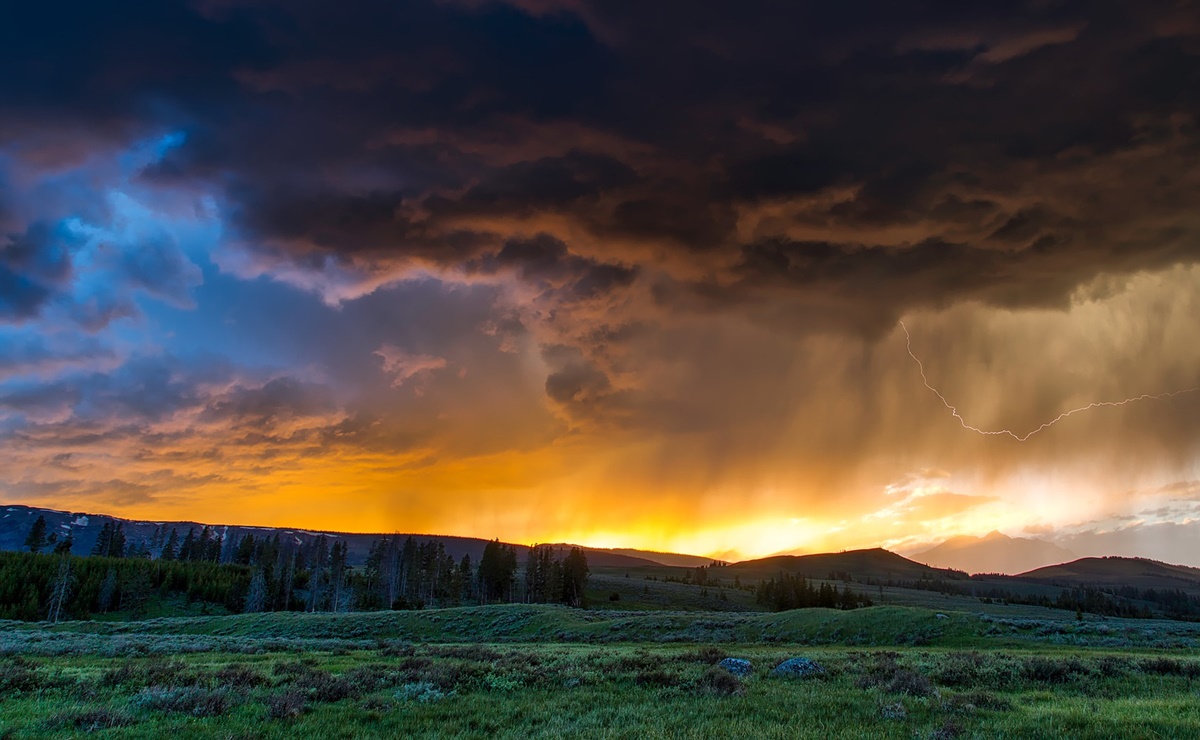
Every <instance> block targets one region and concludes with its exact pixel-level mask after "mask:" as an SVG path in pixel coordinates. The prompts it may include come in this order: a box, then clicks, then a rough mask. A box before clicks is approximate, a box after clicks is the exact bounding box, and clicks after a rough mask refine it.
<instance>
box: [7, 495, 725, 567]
mask: <svg viewBox="0 0 1200 740" xmlns="http://www.w3.org/2000/svg"><path fill="white" fill-rule="evenodd" d="M39 515H41V516H44V517H46V525H47V527H46V529H47V532H48V533H53V534H56V535H58V536H59V537H60V538H61V537H66V536H67V535H68V534H69V535H70V536H71V537H72V539H73V540H74V546H73V547H72V552H73V553H75V554H78V555H86V554H88V553H89V552H91V549H92V547H93V545H95V544H96V538H97V536H98V535H99V533H100V530H101V528H102V527H103V526H104V525H105V524H106V523H108V524H117V523H119V524H121V525H122V527H123V528H124V531H125V538H126V541H127V543H128V544H129V545H131V546H132V545H134V544H137V543H153V542H155V541H156V539H159V538H161V536H162V533H165V532H169V531H170V530H171V529H175V530H176V531H178V533H179V536H180V537H181V538H182V537H183V536H184V535H186V534H187V531H188V529H195V530H196V531H197V533H199V531H200V530H201V529H202V528H203V527H205V526H210V527H212V528H213V529H214V530H215V531H216V533H217V534H218V535H219V536H220V537H221V538H222V540H223V541H224V542H225V543H226V546H232V545H234V544H236V543H237V542H238V541H240V540H241V539H242V538H243V537H245V536H246V535H248V534H249V535H253V536H254V537H255V538H256V539H257V538H262V537H274V536H275V535H276V534H278V535H279V536H280V537H281V538H282V539H283V540H284V541H290V542H292V543H293V544H297V545H299V544H303V543H305V542H309V541H311V540H313V539H316V538H317V537H321V536H325V537H329V538H331V539H334V540H337V541H339V542H345V543H346V545H347V554H348V561H349V564H350V565H361V564H362V563H363V562H365V561H366V559H367V555H368V553H369V552H370V550H371V544H372V543H373V542H375V541H376V540H379V539H381V538H384V537H390V536H393V535H392V534H391V533H380V534H358V533H346V532H323V531H310V530H305V529H293V528H287V527H249V526H240V525H227V524H212V523H207V524H206V523H203V522H194V521H162V522H159V521H139V520H132V519H122V518H120V517H114V516H109V515H107V514H91V513H81V512H67V511H57V510H54V509H41V508H36V507H30V506H21V505H17V504H12V505H9V506H6V507H4V508H3V509H0V551H18V550H22V549H23V547H24V542H25V537H26V535H28V533H29V528H30V527H31V526H32V525H33V522H34V520H35V519H37V517H38V516H39ZM156 535H157V537H156ZM400 536H401V537H405V536H410V535H408V534H407V533H401V534H400ZM411 536H412V537H413V539H415V540H417V541H419V542H428V541H438V542H441V543H442V545H443V546H444V547H445V550H446V553H447V554H448V555H451V556H453V557H454V558H455V559H456V560H457V559H460V558H462V556H463V555H470V556H471V559H472V560H473V561H476V562H478V560H479V558H480V556H481V555H482V554H483V548H484V546H486V545H487V542H488V541H487V540H485V539H481V538H476V537H454V536H450V535H427V534H412V535H411ZM159 547H161V545H159ZM561 547H564V548H566V547H571V545H569V544H564V545H561ZM516 548H517V552H518V554H520V555H522V557H523V553H524V552H525V551H526V550H528V547H526V546H525V545H516ZM583 549H584V551H585V552H586V553H587V556H588V563H589V564H590V565H591V566H592V567H608V568H640V567H648V566H657V565H661V564H664V563H662V560H661V559H662V558H666V559H668V560H671V561H672V562H669V563H666V564H668V565H677V564H678V563H677V562H675V560H676V559H678V558H685V559H689V560H692V561H695V564H696V565H706V564H707V563H708V562H710V561H709V559H708V558H700V557H696V556H691V555H674V554H664V553H642V552H641V551H639V550H628V549H626V550H619V551H617V550H607V549H602V548H589V547H585V548H583Z"/></svg>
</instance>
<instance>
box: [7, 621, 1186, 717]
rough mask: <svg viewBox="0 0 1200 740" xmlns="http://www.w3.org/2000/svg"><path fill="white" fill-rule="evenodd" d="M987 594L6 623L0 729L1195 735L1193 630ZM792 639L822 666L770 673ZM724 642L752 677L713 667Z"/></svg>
mask: <svg viewBox="0 0 1200 740" xmlns="http://www.w3.org/2000/svg"><path fill="white" fill-rule="evenodd" d="M606 606H608V605H606ZM1001 611H1002V610H997V613H995V614H988V613H981V612H969V611H959V610H950V611H945V612H938V611H935V610H933V609H929V608H924V607H903V606H881V607H870V608H866V609H858V610H854V611H834V610H827V609H803V610H795V611H790V612H781V613H761V612H759V613H754V612H716V611H713V612H703V611H670V612H668V611H645V610H642V609H631V610H626V611H620V610H613V609H605V610H579V609H571V608H567V607H558V606H545V605H502V606H487V607H469V608H457V609H432V610H425V611H415V612H377V613H367V614H361V613H360V614H353V613H350V614H296V613H277V614H256V615H229V616H191V617H170V618H158V619H148V620H142V621H128V622H69V623H63V624H59V625H53V626H51V625H46V624H30V623H17V622H9V623H3V624H0V737H4V738H42V737H72V736H80V737H82V736H97V737H146V738H153V737H164V736H168V735H172V734H175V735H177V736H184V735H186V736H187V737H213V738H275V737H279V738H283V737H314V738H325V737H329V738H336V737H451V738H453V737H461V738H483V737H514V738H517V737H521V738H524V737H628V738H645V737H651V738H653V737H664V738H666V737H697V738H700V737H705V738H707V737H725V736H729V737H779V738H784V737H788V738H792V737H812V738H830V737H871V738H875V737H895V738H901V737H903V738H912V737H928V738H953V737H1046V738H1059V737H1095V738H1102V737H1147V738H1150V737H1195V736H1196V735H1197V733H1198V732H1200V702H1198V701H1197V698H1198V690H1200V655H1198V654H1197V640H1198V639H1200V625H1194V624H1189V623H1179V622H1168V621H1165V620H1150V621H1147V620H1118V619H1104V618H1091V617H1089V618H1087V619H1084V620H1077V619H1075V615H1073V614H1067V613H1063V612H1053V611H1051V610H1045V613H1044V614H1042V615H1040V617H1036V618H1035V617H1030V616H1018V617H1012V616H1005V615H1004V614H1002V613H1000V612H1001ZM796 656H802V657H806V658H810V659H812V660H815V661H816V662H817V663H818V664H819V665H820V666H821V667H822V668H823V672H822V673H819V674H817V675H813V676H809V677H804V678H791V677H778V676H773V675H771V669H772V668H773V667H774V666H776V665H777V664H779V663H780V662H781V661H783V660H785V659H787V658H790V657H796ZM725 657H737V658H744V659H747V660H749V661H750V662H751V665H752V669H751V672H750V674H749V675H747V676H744V677H740V678H739V677H735V676H734V675H732V674H731V673H729V672H728V671H726V670H725V669H723V668H721V667H718V666H717V663H718V662H719V661H720V660H721V659H723V658H725Z"/></svg>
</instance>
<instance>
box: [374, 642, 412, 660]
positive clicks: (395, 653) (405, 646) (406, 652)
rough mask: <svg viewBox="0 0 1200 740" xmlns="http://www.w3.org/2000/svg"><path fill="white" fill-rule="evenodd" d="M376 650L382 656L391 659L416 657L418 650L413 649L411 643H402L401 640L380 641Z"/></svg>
mask: <svg viewBox="0 0 1200 740" xmlns="http://www.w3.org/2000/svg"><path fill="white" fill-rule="evenodd" d="M376 649H377V650H378V651H379V654H380V655H384V656H387V657H389V658H407V657H411V656H413V655H416V652H417V649H416V648H415V647H413V644H412V643H411V642H402V641H400V640H380V641H379V642H378V643H377V644H376Z"/></svg>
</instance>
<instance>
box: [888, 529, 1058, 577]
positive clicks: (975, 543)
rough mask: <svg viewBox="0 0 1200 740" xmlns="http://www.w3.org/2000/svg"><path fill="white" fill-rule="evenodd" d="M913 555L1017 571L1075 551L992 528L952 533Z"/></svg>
mask: <svg viewBox="0 0 1200 740" xmlns="http://www.w3.org/2000/svg"><path fill="white" fill-rule="evenodd" d="M909 558H911V559H912V560H914V561H916V562H918V563H925V564H926V565H929V566H932V567H935V568H954V569H956V570H964V571H966V572H968V573H1007V574H1015V573H1023V572H1025V571H1029V570H1033V569H1034V568H1040V567H1042V566H1046V565H1054V564H1056V563H1063V562H1066V561H1068V560H1073V559H1074V558H1075V553H1073V552H1071V551H1070V550H1066V549H1064V548H1061V547H1059V546H1058V545H1055V544H1054V543H1052V542H1046V541H1045V540H1039V539H1031V538H1022V537H1009V536H1008V535H1006V534H1003V533H1001V532H991V533H989V534H987V535H985V536H983V537H972V536H970V535H962V536H959V537H951V538H950V539H948V540H946V541H945V542H943V543H941V544H940V545H937V546H936V547H933V548H930V549H928V550H925V551H923V552H918V553H914V554H912V555H909Z"/></svg>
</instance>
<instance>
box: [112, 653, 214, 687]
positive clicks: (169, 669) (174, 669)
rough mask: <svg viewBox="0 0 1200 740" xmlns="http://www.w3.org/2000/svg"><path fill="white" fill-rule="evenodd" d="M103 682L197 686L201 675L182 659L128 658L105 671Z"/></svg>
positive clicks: (131, 685)
mask: <svg viewBox="0 0 1200 740" xmlns="http://www.w3.org/2000/svg"><path fill="white" fill-rule="evenodd" d="M102 682H103V683H105V684H109V685H114V686H128V687H130V688H141V687H145V686H195V685H196V684H198V683H200V676H199V675H197V674H196V673H194V672H191V671H188V670H187V666H186V665H185V664H184V663H183V661H181V660H167V659H165V658H161V657H157V656H155V657H150V658H145V659H139V660H127V661H125V662H124V663H122V664H121V665H120V666H118V667H116V668H110V669H108V670H107V671H105V672H104V676H103V679H102Z"/></svg>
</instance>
